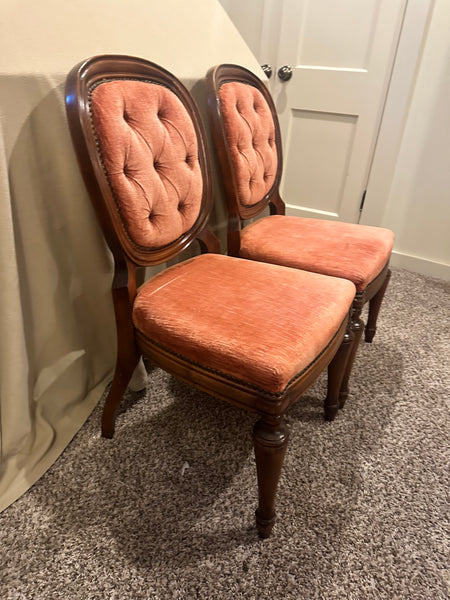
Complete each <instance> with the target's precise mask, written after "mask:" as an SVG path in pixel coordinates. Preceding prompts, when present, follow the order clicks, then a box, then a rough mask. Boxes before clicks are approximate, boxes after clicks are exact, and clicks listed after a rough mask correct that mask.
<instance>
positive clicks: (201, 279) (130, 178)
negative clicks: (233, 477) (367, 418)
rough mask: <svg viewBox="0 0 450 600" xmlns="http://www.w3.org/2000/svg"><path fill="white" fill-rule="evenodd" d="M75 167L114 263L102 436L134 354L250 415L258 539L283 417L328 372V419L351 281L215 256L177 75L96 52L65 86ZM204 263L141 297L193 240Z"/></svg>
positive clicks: (194, 117) (200, 136) (202, 149)
mask: <svg viewBox="0 0 450 600" xmlns="http://www.w3.org/2000/svg"><path fill="white" fill-rule="evenodd" d="M66 98H67V100H66V106H67V115H68V120H69V125H70V130H71V134H72V139H73V143H74V147H75V150H76V153H77V157H78V161H79V165H80V168H81V171H82V174H83V176H84V180H85V183H86V186H87V188H88V190H89V193H90V196H91V199H92V202H93V205H94V207H95V209H96V212H97V215H98V218H99V221H100V224H101V226H102V228H103V231H104V235H105V238H106V240H107V243H108V245H109V248H110V249H111V252H112V254H113V257H114V264H115V273H114V279H113V284H112V295H113V302H114V308H115V315H116V323H117V344H118V349H117V364H116V369H115V373H114V378H113V381H112V385H111V388H110V391H109V395H108V396H107V399H106V402H105V406H104V411H103V417H102V433H103V435H104V436H106V437H112V435H113V432H114V420H115V412H116V408H117V406H118V404H119V402H120V400H121V398H122V395H123V393H124V391H125V389H126V387H127V385H128V383H129V381H130V378H131V376H132V373H133V371H134V369H135V367H136V365H137V363H138V361H139V360H140V358H141V356H142V355H145V356H146V357H148V359H149V360H150V361H151V362H152V363H153V364H154V365H156V366H159V367H161V368H162V369H164V370H166V371H167V372H169V373H171V374H173V375H174V376H175V377H178V378H179V379H181V380H184V381H186V382H187V383H189V384H191V385H193V386H194V387H196V388H197V389H199V390H202V391H205V392H207V393H209V394H211V395H213V396H215V397H217V398H219V399H223V400H225V401H227V402H230V403H232V404H234V405H237V406H239V407H242V408H243V409H247V410H249V411H252V412H254V413H256V414H257V415H258V421H257V422H256V425H255V427H254V432H253V439H254V449H255V456H256V470H257V481H258V490H259V502H258V508H257V511H256V523H257V528H258V531H259V534H260V535H261V536H262V537H267V536H268V535H269V534H270V532H271V529H272V526H273V524H274V521H275V508H274V506H275V495H276V490H277V486H278V480H279V477H280V472H281V467H282V463H283V460H284V455H285V451H286V445H287V440H288V432H287V428H286V425H285V422H284V414H285V411H286V409H287V408H288V407H289V406H290V405H291V404H292V403H293V402H295V401H297V400H298V399H299V398H300V396H301V394H302V393H303V392H304V390H305V389H306V388H307V387H308V386H309V385H310V384H311V383H312V382H313V381H314V380H315V379H316V378H317V377H318V376H319V374H320V373H321V372H322V371H324V370H325V369H327V367H328V375H329V376H328V396H327V399H326V401H325V406H326V410H329V411H334V412H336V411H337V406H338V393H339V387H340V384H341V380H342V356H343V355H344V354H345V352H342V351H341V349H342V348H343V347H344V346H342V344H341V342H342V341H343V340H344V336H345V331H346V327H347V322H348V315H349V311H350V307H351V303H352V301H353V298H354V295H355V287H354V285H353V283H351V282H349V281H346V280H344V279H338V278H335V277H327V276H323V275H318V274H316V273H308V272H304V271H301V270H298V269H290V268H287V267H282V266H278V265H271V264H266V263H258V262H255V261H249V260H243V259H240V258H235V257H229V256H224V255H222V254H220V253H219V247H218V243H217V240H216V238H215V236H214V235H213V234H212V232H211V231H210V230H209V229H208V228H207V220H208V216H209V212H210V209H211V204H212V191H211V190H212V185H211V175H210V166H209V161H208V155H207V150H206V146H205V135H204V131H203V127H202V124H201V121H200V118H199V114H198V110H197V108H196V105H195V103H194V101H193V99H192V97H191V96H190V94H189V92H188V91H187V89H186V88H185V87H184V86H183V85H182V84H181V82H180V81H178V80H177V79H176V78H175V77H174V76H173V75H171V74H170V73H168V72H167V71H166V70H164V69H163V68H161V67H159V66H157V65H155V64H153V63H150V62H148V61H146V60H142V59H138V58H133V57H127V56H115V55H109V56H98V57H93V58H91V59H88V60H86V61H85V62H83V63H81V64H80V65H77V66H76V67H75V68H74V69H73V70H72V71H71V73H70V74H69V76H68V78H67V87H66ZM196 239H197V240H199V243H200V248H201V250H202V253H200V254H198V255H196V256H195V257H194V258H192V259H189V260H185V261H183V262H179V263H177V264H175V265H174V266H171V267H170V268H167V269H166V270H164V271H162V272H161V273H159V274H158V275H155V276H154V277H152V278H150V279H149V280H148V281H146V282H145V283H143V284H142V285H141V286H140V287H139V288H138V289H137V286H136V268H137V267H138V266H151V265H157V264H162V263H165V262H166V261H168V260H169V259H173V258H174V257H176V256H177V255H178V254H179V253H180V252H181V251H182V250H184V249H185V248H187V247H188V246H189V245H190V244H191V243H192V242H193V241H194V240H196Z"/></svg>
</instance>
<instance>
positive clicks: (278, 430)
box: [253, 416, 289, 538]
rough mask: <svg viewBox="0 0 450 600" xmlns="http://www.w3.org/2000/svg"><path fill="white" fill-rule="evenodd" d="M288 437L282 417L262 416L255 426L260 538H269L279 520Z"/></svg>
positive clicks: (257, 524)
mask: <svg viewBox="0 0 450 600" xmlns="http://www.w3.org/2000/svg"><path fill="white" fill-rule="evenodd" d="M288 437H289V433H288V430H287V427H286V424H285V423H284V417H283V416H278V417H262V419H260V420H259V421H258V422H257V423H256V424H255V427H254V429H253V443H254V448H255V458H256V472H257V477H258V496H259V502H258V508H257V510H256V527H257V529H258V533H259V536H260V537H261V538H268V537H269V535H270V533H271V531H272V527H273V526H274V523H275V521H276V514H275V497H276V493H277V488H278V482H279V480H280V474H281V468H282V466H283V462H284V457H285V454H286V447H287V443H288Z"/></svg>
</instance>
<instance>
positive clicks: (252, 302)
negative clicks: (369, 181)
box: [133, 254, 355, 394]
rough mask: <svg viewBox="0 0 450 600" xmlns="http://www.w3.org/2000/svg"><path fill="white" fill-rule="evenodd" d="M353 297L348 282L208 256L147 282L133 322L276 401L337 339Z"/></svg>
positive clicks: (143, 331)
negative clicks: (266, 393)
mask: <svg viewBox="0 0 450 600" xmlns="http://www.w3.org/2000/svg"><path fill="white" fill-rule="evenodd" d="M354 295H355V287H354V285H353V284H352V283H351V282H349V281H346V280H343V279H337V278H334V277H325V276H322V275H318V274H316V273H307V272H304V271H300V270H296V269H289V268H286V267H280V266H277V265H269V264H265V263H258V262H255V261H248V260H242V259H239V258H232V257H228V256H223V255H219V254H204V255H201V256H198V257H196V258H194V259H191V260H189V261H186V262H183V263H180V264H178V265H175V266H173V267H171V268H169V269H167V270H166V271H164V272H163V273H161V274H159V275H157V276H155V277H154V278H152V279H151V280H149V281H148V282H146V283H145V284H144V285H143V286H142V287H141V288H140V289H139V291H138V294H137V297H136V299H135V303H134V307H133V321H134V325H135V327H136V329H137V330H139V332H140V333H141V334H142V335H144V336H145V337H146V338H147V339H149V340H150V341H151V342H153V343H156V344H157V345H160V346H162V347H164V348H165V349H166V350H169V351H171V352H173V353H176V354H177V355H181V356H182V357H183V358H185V359H186V360H188V361H191V362H194V363H197V364H199V365H201V366H202V367H204V368H206V369H212V370H214V371H218V372H220V373H221V374H224V375H225V376H229V377H233V378H237V379H239V380H240V381H242V382H244V383H246V384H248V385H250V386H252V387H254V386H256V387H258V388H260V389H263V390H265V391H267V392H269V393H276V394H278V393H281V392H283V390H284V389H285V388H286V386H287V385H288V384H289V382H290V381H291V380H292V379H295V377H296V376H297V375H299V374H300V373H301V372H302V371H303V370H304V369H305V368H306V367H307V366H308V365H309V364H310V363H312V362H313V361H314V360H315V359H316V358H317V357H318V355H319V354H320V353H321V352H322V350H324V349H325V348H326V346H327V345H328V344H329V342H330V341H331V340H332V339H333V336H334V335H335V333H336V332H337V330H338V328H339V326H340V325H341V323H342V321H343V320H344V318H345V317H346V314H347V313H348V311H349V309H350V306H351V303H352V301H353V298H354Z"/></svg>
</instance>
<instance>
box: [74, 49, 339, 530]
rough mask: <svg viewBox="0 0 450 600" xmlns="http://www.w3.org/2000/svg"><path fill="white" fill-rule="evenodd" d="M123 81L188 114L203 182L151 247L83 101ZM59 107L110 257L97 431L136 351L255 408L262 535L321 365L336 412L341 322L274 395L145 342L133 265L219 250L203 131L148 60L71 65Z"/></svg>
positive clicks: (108, 425) (168, 79)
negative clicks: (131, 221) (134, 232)
mask: <svg viewBox="0 0 450 600" xmlns="http://www.w3.org/2000/svg"><path fill="white" fill-rule="evenodd" d="M130 78H131V79H137V80H142V81H147V82H152V83H158V84H159V85H164V86H166V87H167V88H168V89H170V90H172V91H173V92H174V93H175V94H176V95H177V96H178V98H179V99H180V100H181V101H182V103H183V105H184V106H185V108H186V110H187V112H188V114H189V115H190V116H191V119H192V121H193V123H194V126H195V130H196V133H197V138H198V148H199V150H198V154H199V161H200V166H201V170H202V174H203V180H204V192H203V199H202V207H201V210H200V214H199V217H198V219H197V221H196V223H195V224H194V226H193V227H192V228H191V229H190V230H189V231H187V232H186V233H185V234H183V235H182V236H181V237H180V238H179V239H177V240H175V241H174V242H173V243H171V244H169V245H168V246H165V247H163V248H159V249H156V250H155V249H152V250H151V249H148V248H142V247H137V246H136V245H134V244H132V243H131V242H130V239H129V238H128V236H127V235H126V230H125V228H124V224H123V222H122V220H121V218H120V214H119V213H118V210H117V206H116V203H115V200H114V197H113V194H112V191H111V188H110V186H109V184H108V179H107V176H106V174H105V171H104V169H103V167H102V162H101V159H100V158H99V150H98V146H97V142H96V137H95V133H94V131H93V126H92V121H91V117H90V107H89V98H90V93H91V90H92V89H93V88H94V87H95V86H96V85H98V84H99V83H101V82H103V81H105V80H110V79H114V80H115V79H130ZM66 106H67V115H68V120H69V126H70V131H71V135H72V139H73V143H74V147H75V150H76V154H77V158H78V161H79V165H80V169H81V172H82V174H83V177H84V180H85V182H86V185H87V188H88V191H89V194H90V197H91V199H92V202H93V205H94V207H95V210H96V213H97V216H98V219H99V222H100V224H101V226H102V229H103V232H104V235H105V238H106V240H107V243H108V246H109V248H110V249H111V252H112V254H113V257H114V279H113V283H112V295H113V301H114V310H115V317H116V325H117V343H118V350H117V362H116V369H115V373H114V378H113V382H112V386H111V388H110V391H109V394H108V397H107V399H106V402H105V407H104V411H103V416H102V434H103V436H105V437H112V435H113V433H114V419H115V413H116V409H117V407H118V404H119V402H120V400H121V398H122V395H123V393H124V391H125V389H126V387H127V385H128V383H129V381H130V378H131V376H132V373H133V371H134V369H135V367H136V365H137V364H138V361H139V360H140V358H141V355H145V356H146V357H148V359H149V360H150V361H151V362H152V363H153V364H155V365H157V366H159V367H161V368H162V369H164V370H165V371H167V372H168V373H171V374H172V375H174V376H175V377H177V378H179V379H181V380H183V381H185V382H187V383H189V384H191V385H193V386H194V387H196V388H197V389H199V390H202V391H204V392H207V393H209V394H211V395H213V396H215V397H218V398H221V399H223V400H226V401H227V402H230V403H231V404H234V405H236V406H239V407H242V408H245V409H247V410H250V411H253V412H255V413H257V414H258V415H259V421H258V422H257V423H256V425H255V427H254V432H253V439H254V448H255V456H256V465H257V479H258V490H259V503H258V509H257V511H256V522H257V528H258V531H259V534H260V536H261V537H267V536H268V535H269V534H270V532H271V529H272V527H273V524H274V522H275V509H274V505H275V495H276V490H277V485H278V480H279V477H280V472H281V467H282V463H283V459H284V455H285V452H286V445H287V440H288V432H287V428H286V425H285V422H284V413H285V411H286V409H287V408H288V407H289V406H290V405H291V404H292V403H293V402H295V401H296V400H298V399H299V397H300V396H301V394H302V393H303V392H304V391H305V390H306V389H307V388H308V387H309V386H310V385H311V384H312V383H313V381H314V380H315V379H316V378H317V377H318V376H319V375H320V373H321V372H322V371H323V370H324V369H325V368H327V366H328V373H329V378H328V395H327V400H326V409H328V410H329V412H330V414H331V412H334V413H336V412H337V409H338V405H339V398H338V395H339V389H340V385H341V380H342V373H343V363H344V362H345V360H346V357H345V351H344V350H342V348H343V346H342V345H341V343H342V341H343V340H344V337H345V334H346V328H347V321H348V319H345V320H344V322H343V323H342V324H341V326H340V327H339V329H338V331H337V332H336V333H335V335H334V337H333V339H332V340H331V341H330V343H329V345H328V346H327V347H326V348H325V349H324V350H323V351H322V353H321V354H320V355H319V356H317V358H316V360H315V361H314V362H313V363H312V364H310V365H309V366H308V368H307V369H306V370H304V372H302V373H300V374H299V375H298V376H297V377H296V378H295V379H294V380H293V381H292V382H291V383H290V385H288V387H287V388H286V390H285V391H284V393H282V394H279V395H276V396H274V394H270V393H267V392H265V391H264V390H262V389H256V388H255V386H251V385H247V384H246V383H245V382H243V381H239V380H236V379H234V378H230V377H226V376H225V375H223V374H221V373H218V372H212V371H211V370H210V369H207V368H205V367H203V366H202V365H200V364H194V363H193V362H190V361H187V360H186V359H184V358H183V357H181V356H178V355H176V354H174V353H172V352H169V351H167V350H165V349H163V348H161V347H159V346H158V345H157V344H154V343H152V342H151V341H150V340H148V339H147V338H146V337H145V336H143V335H142V334H141V333H140V332H139V331H137V330H136V329H135V327H134V325H133V322H132V306H133V301H134V299H135V297H136V293H137V290H136V268H137V267H141V266H150V265H156V264H160V263H163V262H165V261H167V260H169V259H170V258H173V257H174V256H176V255H177V254H179V253H180V252H181V251H182V250H184V249H185V248H186V247H187V246H188V245H189V244H190V243H192V242H193V240H194V239H198V240H199V241H200V246H201V250H202V251H204V252H206V251H209V252H219V247H218V242H217V239H216V238H215V236H214V235H213V234H212V233H211V231H210V230H209V229H208V228H207V227H206V224H207V219H208V216H209V211H210V209H211V205H212V187H211V172H210V166H209V162H208V156H207V148H206V146H205V139H206V136H205V134H204V130H203V127H202V124H201V119H200V116H199V113H198V110H197V107H196V105H195V103H194V101H193V100H192V97H191V96H190V94H189V92H188V91H187V90H186V88H184V86H183V85H182V84H181V83H180V82H179V81H178V80H177V79H176V78H175V77H173V76H172V75H171V74H170V73H168V72H167V71H165V70H164V69H162V68H161V67H159V66H157V65H155V64H153V63H150V62H148V61H145V60H142V59H137V58H134V57H127V56H119V55H110V56H98V57H93V58H91V59H88V60H87V61H85V62H83V63H81V64H80V65H77V66H76V67H75V68H74V69H73V70H72V71H71V72H70V74H69V75H68V78H67V86H66ZM280 300H281V301H282V298H280Z"/></svg>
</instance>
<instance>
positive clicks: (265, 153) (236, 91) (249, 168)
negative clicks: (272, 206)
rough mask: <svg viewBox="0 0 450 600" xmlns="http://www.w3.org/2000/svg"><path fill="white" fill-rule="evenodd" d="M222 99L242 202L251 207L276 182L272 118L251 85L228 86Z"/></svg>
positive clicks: (258, 92) (223, 92) (262, 99)
mask: <svg viewBox="0 0 450 600" xmlns="http://www.w3.org/2000/svg"><path fill="white" fill-rule="evenodd" d="M219 97H220V101H221V111H222V118H223V125H224V129H225V135H226V136H227V139H228V144H229V147H230V155H231V156H230V158H231V161H232V163H233V169H234V172H235V176H236V185H237V193H238V200H239V202H240V203H241V204H243V205H244V206H251V205H253V204H256V203H257V202H259V201H260V200H261V199H262V198H263V197H264V196H265V195H266V194H267V192H268V191H269V190H270V188H271V187H272V185H273V183H274V181H275V175H276V171H277V151H276V146H275V129H274V125H273V120H272V116H271V114H270V110H269V108H268V106H267V103H266V101H265V100H264V98H263V97H262V95H261V92H260V91H259V90H257V89H256V88H254V87H253V86H251V85H246V84H244V83H237V82H232V83H225V84H224V85H222V87H221V88H220V91H219Z"/></svg>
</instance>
